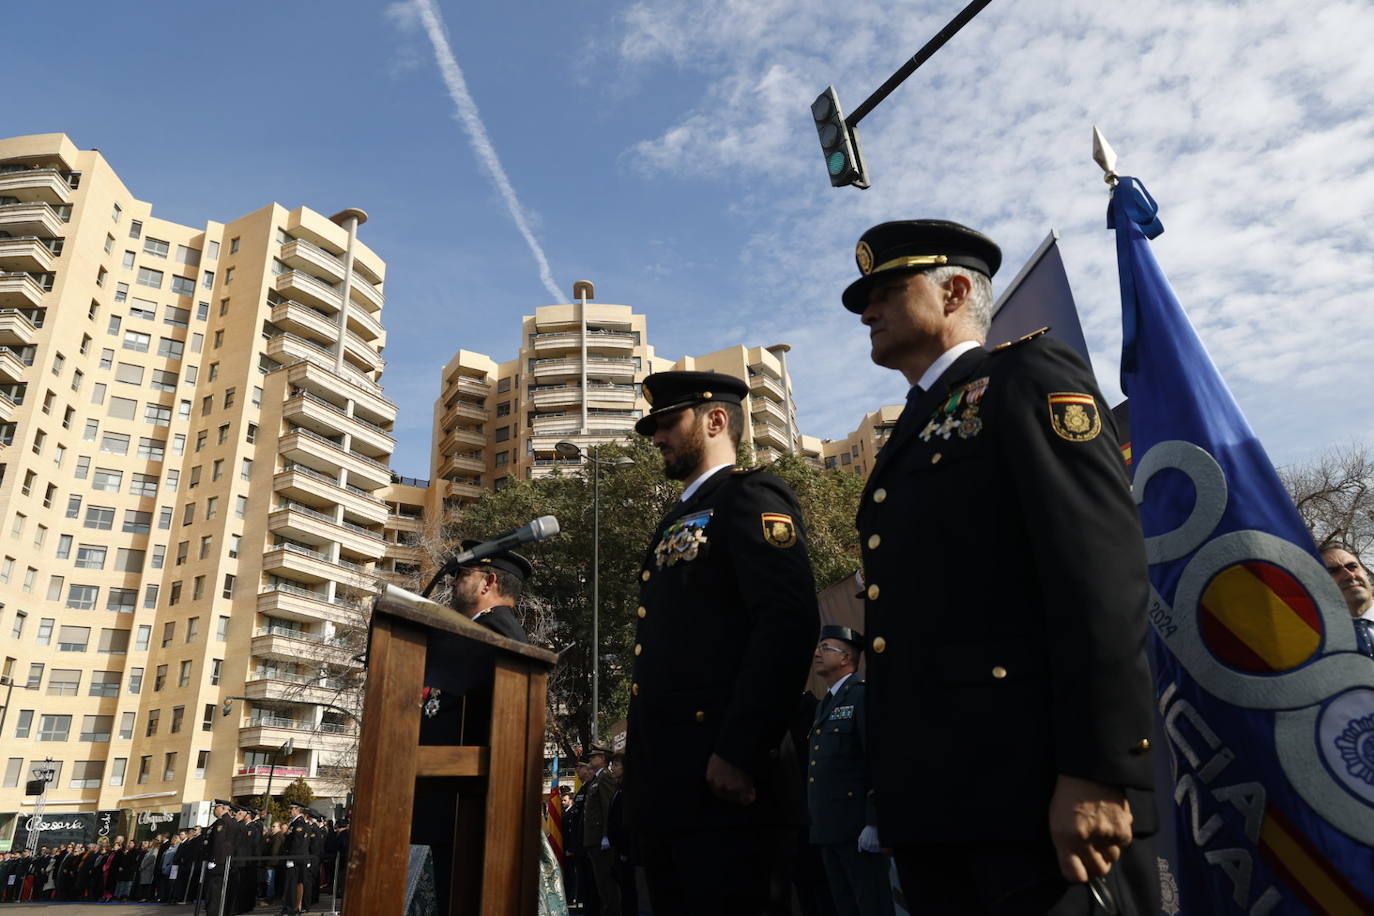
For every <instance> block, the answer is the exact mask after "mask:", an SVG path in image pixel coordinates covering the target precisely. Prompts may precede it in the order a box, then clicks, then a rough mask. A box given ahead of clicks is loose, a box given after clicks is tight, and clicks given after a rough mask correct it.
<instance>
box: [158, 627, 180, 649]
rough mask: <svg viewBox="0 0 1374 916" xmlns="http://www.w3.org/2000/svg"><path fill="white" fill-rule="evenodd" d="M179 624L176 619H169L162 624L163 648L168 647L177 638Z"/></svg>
mask: <svg viewBox="0 0 1374 916" xmlns="http://www.w3.org/2000/svg"><path fill="white" fill-rule="evenodd" d="M176 635H177V625H176V621H175V620H169V621H167V622H166V623H164V624H163V625H162V648H164V649H165V648H167V647H168V646H170V645H171V644H172V640H173V639H175V638H176Z"/></svg>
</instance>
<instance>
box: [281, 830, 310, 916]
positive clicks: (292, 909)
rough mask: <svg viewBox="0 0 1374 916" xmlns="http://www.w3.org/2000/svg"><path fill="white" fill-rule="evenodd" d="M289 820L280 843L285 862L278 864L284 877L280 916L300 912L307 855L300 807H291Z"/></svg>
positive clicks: (291, 915) (289, 915)
mask: <svg viewBox="0 0 1374 916" xmlns="http://www.w3.org/2000/svg"><path fill="white" fill-rule="evenodd" d="M290 810H291V820H290V821H288V822H287V824H286V838H285V839H284V840H283V841H282V848H281V854H282V855H284V856H286V857H287V858H286V861H284V862H281V863H278V866H277V867H278V868H279V869H280V871H278V872H277V874H279V875H285V878H284V879H283V881H282V895H281V912H282V916H293V914H295V913H299V912H300V911H301V907H302V906H303V904H302V896H303V894H304V891H305V864H306V863H305V857H306V855H307V853H308V846H309V843H308V838H307V836H306V821H305V817H304V816H303V815H302V814H301V812H302V810H304V809H303V808H302V806H301V805H297V804H292V805H291V809H290Z"/></svg>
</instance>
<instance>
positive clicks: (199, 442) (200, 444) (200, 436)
mask: <svg viewBox="0 0 1374 916" xmlns="http://www.w3.org/2000/svg"><path fill="white" fill-rule="evenodd" d="M209 436H210V433H209V431H208V430H204V429H202V430H201V431H200V432H198V433H196V451H200V450H201V449H203V448H205V440H206V439H207V438H209Z"/></svg>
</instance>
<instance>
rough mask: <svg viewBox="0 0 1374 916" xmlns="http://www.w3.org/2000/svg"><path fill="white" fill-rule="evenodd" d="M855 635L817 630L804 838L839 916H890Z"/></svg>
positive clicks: (829, 627) (858, 643)
mask: <svg viewBox="0 0 1374 916" xmlns="http://www.w3.org/2000/svg"><path fill="white" fill-rule="evenodd" d="M862 645H863V637H862V636H861V635H860V634H858V633H856V632H854V631H853V630H852V629H850V628H849V627H843V626H838V625H835V624H830V625H827V626H823V627H821V638H820V641H819V642H818V643H816V652H815V660H814V662H813V664H812V669H813V670H814V671H815V672H816V674H818V675H819V676H820V677H821V679H823V680H824V681H825V683H826V688H827V689H826V692H825V696H824V697H823V698H822V699H821V702H820V705H819V706H818V707H817V709H816V717H815V720H814V721H813V722H812V723H811V734H810V736H809V744H810V745H811V749H810V751H809V752H808V753H809V757H810V766H809V768H808V775H807V781H806V802H807V809H808V810H809V811H810V814H811V842H812V843H814V844H815V845H817V846H818V847H820V850H821V861H822V862H823V863H824V866H825V874H826V877H827V878H828V879H829V883H830V893H831V896H832V897H833V898H834V900H835V910H836V912H837V913H839V914H840V916H892V914H893V913H894V912H895V911H894V909H893V906H892V885H891V884H890V883H889V882H888V877H887V876H888V858H887V856H885V855H883V854H882V853H881V852H880V851H879V846H878V817H877V811H876V810H875V809H874V806H873V801H872V799H871V798H870V797H869V794H868V774H867V763H868V760H867V757H868V755H867V753H866V751H865V737H864V723H865V716H864V682H863V681H861V680H859V676H858V674H857V673H856V672H857V671H858V668H859V652H860V647H861V646H862Z"/></svg>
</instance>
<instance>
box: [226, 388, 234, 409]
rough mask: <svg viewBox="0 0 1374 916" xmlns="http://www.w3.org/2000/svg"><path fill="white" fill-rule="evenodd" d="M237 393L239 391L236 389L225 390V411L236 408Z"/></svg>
mask: <svg viewBox="0 0 1374 916" xmlns="http://www.w3.org/2000/svg"><path fill="white" fill-rule="evenodd" d="M236 391H237V389H235V388H226V389H224V409H225V410H228V409H229V408H230V407H233V406H234V393H235V392H236Z"/></svg>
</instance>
